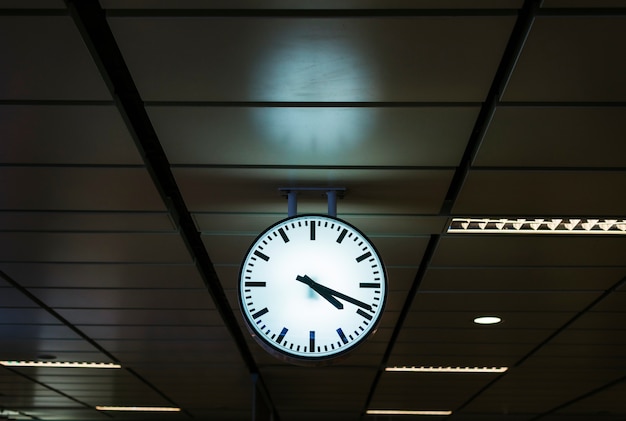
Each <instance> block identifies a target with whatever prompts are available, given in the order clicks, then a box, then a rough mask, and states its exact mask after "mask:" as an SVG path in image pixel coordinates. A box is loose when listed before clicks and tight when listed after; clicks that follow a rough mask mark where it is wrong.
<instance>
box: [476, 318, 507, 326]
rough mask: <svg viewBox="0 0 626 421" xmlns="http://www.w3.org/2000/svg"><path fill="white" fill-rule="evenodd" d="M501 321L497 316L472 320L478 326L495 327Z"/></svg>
mask: <svg viewBox="0 0 626 421" xmlns="http://www.w3.org/2000/svg"><path fill="white" fill-rule="evenodd" d="M501 321H502V319H501V318H500V317H498V316H481V317H476V318H475V319H474V323H476V324H479V325H495V324H496V323H500V322H501Z"/></svg>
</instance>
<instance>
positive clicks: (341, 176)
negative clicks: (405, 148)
mask: <svg viewBox="0 0 626 421" xmlns="http://www.w3.org/2000/svg"><path fill="white" fill-rule="evenodd" d="M173 172H174V175H175V176H176V180H177V182H178V186H179V187H180V189H181V191H182V193H183V196H184V198H185V202H186V203H187V206H188V207H189V209H190V210H191V211H211V212H224V211H228V210H230V211H232V212H250V211H254V212H286V209H287V201H286V200H284V199H282V198H281V194H280V192H279V189H280V188H285V187H292V188H297V187H322V188H324V187H339V188H346V189H347V191H346V199H344V200H343V201H341V202H340V204H339V205H338V207H340V209H341V212H342V213H343V212H346V213H373V212H376V213H389V212H394V213H400V214H402V213H407V212H416V213H427V214H428V213H436V212H438V211H439V208H440V207H441V204H442V203H443V199H444V197H445V194H446V189H447V186H448V183H449V181H450V177H452V171H450V170H406V169H392V170H387V169H368V170H366V169H344V168H336V169H326V170H324V169H317V168H316V169H307V168H294V169H284V168H198V167H191V168H179V167H175V168H174V169H173ZM347 197H349V198H350V200H348V199H347ZM250 203H253V204H254V205H253V206H252V208H251V207H250ZM392 204H393V205H392ZM327 211H328V206H327V203H326V201H325V200H323V201H320V200H319V197H315V198H309V197H303V198H302V200H301V199H298V212H300V213H327Z"/></svg>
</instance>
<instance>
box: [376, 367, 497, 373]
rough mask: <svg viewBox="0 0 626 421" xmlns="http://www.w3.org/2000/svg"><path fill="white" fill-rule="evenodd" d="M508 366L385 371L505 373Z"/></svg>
mask: <svg viewBox="0 0 626 421" xmlns="http://www.w3.org/2000/svg"><path fill="white" fill-rule="evenodd" d="M508 369H509V368H508V367H387V368H386V369H385V371H400V372H411V373H504V372H505V371H507V370H508Z"/></svg>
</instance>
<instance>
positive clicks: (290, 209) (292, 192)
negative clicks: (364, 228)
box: [278, 187, 346, 217]
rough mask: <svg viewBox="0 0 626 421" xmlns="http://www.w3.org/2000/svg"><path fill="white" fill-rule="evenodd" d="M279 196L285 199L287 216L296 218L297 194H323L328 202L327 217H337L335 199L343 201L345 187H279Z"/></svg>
mask: <svg viewBox="0 0 626 421" xmlns="http://www.w3.org/2000/svg"><path fill="white" fill-rule="evenodd" d="M278 191H280V193H281V195H283V196H286V197H287V215H288V216H296V214H297V213H298V194H304V193H316V192H323V193H324V194H325V195H326V198H327V200H328V215H330V216H334V217H336V216H337V199H338V198H339V199H343V197H344V196H345V193H346V188H345V187H281V188H279V189H278Z"/></svg>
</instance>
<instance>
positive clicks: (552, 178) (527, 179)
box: [453, 169, 626, 217]
mask: <svg viewBox="0 0 626 421" xmlns="http://www.w3.org/2000/svg"><path fill="white" fill-rule="evenodd" d="M623 186H626V173H625V172H623V171H575V170H571V171H560V170H554V171H550V170H544V169H537V170H531V171H524V172H519V171H513V170H508V171H507V170H473V171H471V172H470V174H469V176H468V179H467V181H466V183H465V185H464V186H463V189H462V190H461V193H460V194H459V198H458V200H457V202H456V205H455V206H454V209H453V212H454V213H456V214H462V215H481V216H490V215H522V216H531V215H539V216H572V217H576V216H580V215H582V216H590V217H594V216H612V215H621V214H622V213H623V209H624V208H625V207H626V200H624V196H622V195H616V194H615V190H616V189H618V190H619V189H621V188H622V187H623Z"/></svg>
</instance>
